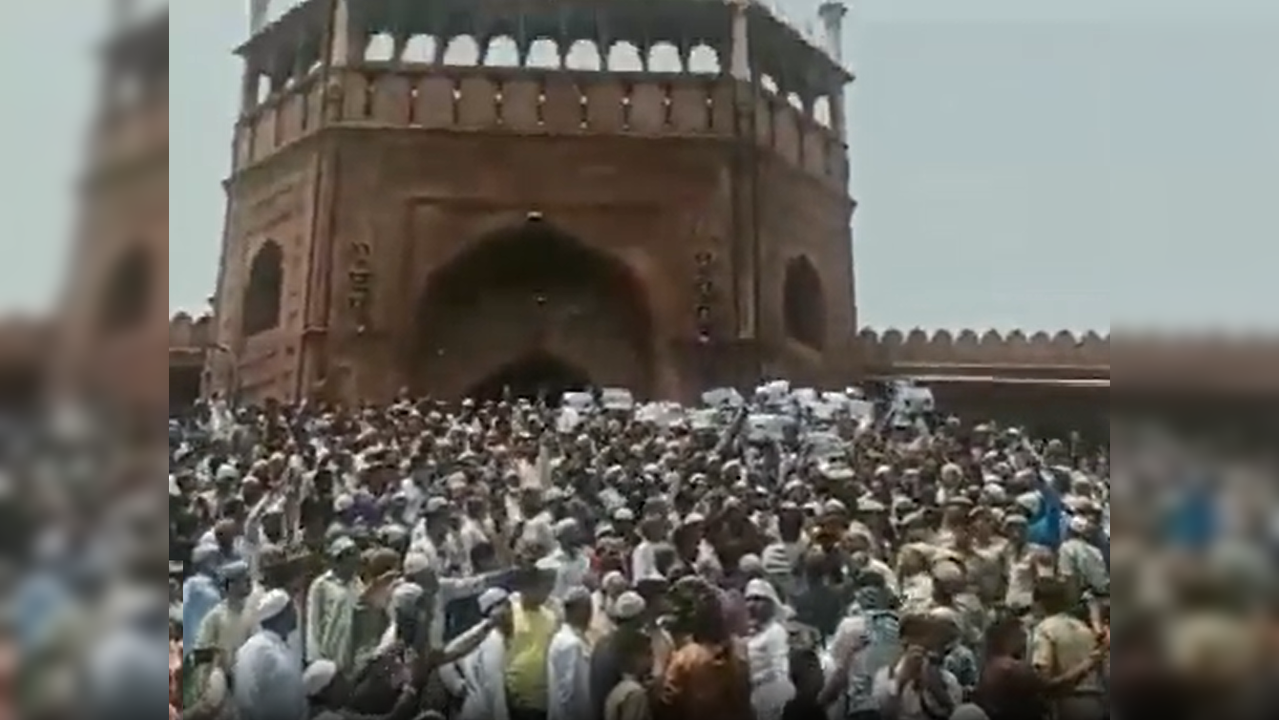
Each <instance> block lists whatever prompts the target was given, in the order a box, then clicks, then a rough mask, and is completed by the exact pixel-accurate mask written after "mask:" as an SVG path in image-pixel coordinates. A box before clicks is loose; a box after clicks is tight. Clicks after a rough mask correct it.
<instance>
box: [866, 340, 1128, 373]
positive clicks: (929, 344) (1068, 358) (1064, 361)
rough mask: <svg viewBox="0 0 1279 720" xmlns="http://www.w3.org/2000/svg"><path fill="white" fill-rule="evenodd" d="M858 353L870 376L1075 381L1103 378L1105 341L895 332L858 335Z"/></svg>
mask: <svg viewBox="0 0 1279 720" xmlns="http://www.w3.org/2000/svg"><path fill="white" fill-rule="evenodd" d="M860 341H861V352H862V353H863V357H864V358H865V363H866V366H867V368H868V369H869V370H870V372H872V373H887V372H890V371H892V370H893V369H903V368H918V369H921V370H922V369H927V368H934V369H940V368H944V367H952V368H967V369H970V370H973V371H976V370H978V369H988V370H990V371H992V372H998V371H1000V369H1002V370H1003V371H1006V372H1009V373H1012V372H1014V371H1015V370H1016V369H1017V368H1024V369H1026V370H1027V371H1029V370H1031V369H1035V368H1038V369H1041V370H1046V369H1049V368H1056V369H1060V370H1063V371H1069V370H1071V369H1073V370H1075V371H1077V372H1078V373H1079V374H1081V375H1099V374H1100V373H1101V372H1103V371H1104V372H1105V373H1109V369H1110V336H1109V335H1105V336H1103V335H1100V334H1098V333H1094V332H1089V333H1084V334H1082V335H1078V334H1075V333H1072V332H1068V331H1062V332H1059V333H1057V334H1055V335H1053V334H1049V333H1046V332H1040V333H1035V334H1032V335H1027V334H1026V333H1024V332H1020V331H1014V332H1010V333H1007V334H1005V333H1000V332H996V331H993V330H992V331H988V332H985V333H977V332H975V331H972V330H965V331H962V332H959V333H952V332H950V331H947V330H939V331H936V332H933V333H931V334H930V333H928V332H926V331H924V330H918V329H916V330H913V331H910V332H902V331H900V330H886V331H882V332H881V331H876V330H864V331H863V332H862V333H861V337H860Z"/></svg>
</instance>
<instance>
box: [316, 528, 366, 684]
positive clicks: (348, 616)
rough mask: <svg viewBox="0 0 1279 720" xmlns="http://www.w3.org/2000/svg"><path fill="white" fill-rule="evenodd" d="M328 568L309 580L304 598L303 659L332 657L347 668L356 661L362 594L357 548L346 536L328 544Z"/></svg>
mask: <svg viewBox="0 0 1279 720" xmlns="http://www.w3.org/2000/svg"><path fill="white" fill-rule="evenodd" d="M329 562H330V563H331V565H330V569H329V570H328V572H325V573H324V574H323V575H321V576H320V577H318V578H316V579H315V582H313V583H311V588H310V591H309V592H308V593H307V601H306V624H305V631H306V659H307V662H309V663H314V662H316V661H317V660H332V661H333V662H335V663H337V665H338V669H339V670H341V671H343V672H346V671H349V670H351V669H352V667H353V664H354V662H355V650H356V649H355V647H354V643H355V638H354V628H353V625H354V623H355V613H356V610H357V608H358V606H359V605H360V601H361V598H362V597H363V596H364V593H365V587H364V584H363V583H362V582H361V581H360V578H359V576H358V572H359V569H360V550H359V548H358V547H357V546H356V544H355V542H354V541H353V540H351V539H350V538H348V537H339V538H337V539H336V540H334V541H333V542H332V544H330V546H329Z"/></svg>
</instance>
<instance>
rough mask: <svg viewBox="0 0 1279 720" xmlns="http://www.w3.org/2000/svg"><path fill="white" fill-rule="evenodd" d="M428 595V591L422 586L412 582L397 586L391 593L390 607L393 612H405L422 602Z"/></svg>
mask: <svg viewBox="0 0 1279 720" xmlns="http://www.w3.org/2000/svg"><path fill="white" fill-rule="evenodd" d="M424 595H426V591H425V590H423V589H422V586H421V585H418V584H417V583H411V582H402V583H400V584H399V585H396V586H395V589H394V590H392V591H391V603H390V607H391V610H393V611H398V610H403V609H405V608H407V607H410V606H412V605H413V604H414V603H417V602H419V601H421V600H422V597H423V596H424Z"/></svg>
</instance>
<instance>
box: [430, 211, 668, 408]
mask: <svg viewBox="0 0 1279 720" xmlns="http://www.w3.org/2000/svg"><path fill="white" fill-rule="evenodd" d="M498 298H500V299H502V301H503V302H509V303H514V305H506V306H504V307H506V308H508V309H509V308H512V307H516V308H525V309H528V310H529V311H530V313H529V316H528V317H529V318H537V319H536V320H531V321H534V322H540V318H541V317H542V316H543V313H544V312H545V311H550V310H553V311H554V312H553V313H552V312H546V315H545V316H546V317H547V318H548V322H553V321H556V320H554V319H553V318H558V319H561V320H562V319H563V318H565V317H569V318H572V317H575V316H578V315H579V314H580V315H582V316H587V315H599V314H601V313H603V314H606V315H607V317H609V318H610V319H611V322H615V323H616V325H617V326H618V327H619V328H620V330H621V333H620V334H621V336H622V337H624V338H625V342H626V343H627V348H626V350H627V351H628V352H630V353H632V354H633V356H634V357H637V358H640V360H641V361H640V366H641V367H642V368H645V372H647V368H649V367H650V362H649V359H650V356H651V353H652V350H651V338H652V319H651V318H650V315H649V312H648V306H647V304H646V302H645V290H644V287H643V285H642V283H641V282H640V280H639V279H638V278H637V277H636V276H635V275H634V273H633V272H632V271H631V270H630V268H628V267H627V266H626V265H625V264H624V263H622V262H620V261H618V260H616V259H615V258H613V257H610V256H609V255H608V254H606V253H603V252H600V251H597V250H594V249H592V248H590V247H589V246H587V245H585V244H584V243H582V242H581V241H579V240H578V239H577V238H575V237H573V236H572V235H569V234H568V233H566V232H564V231H562V230H560V229H559V228H557V227H555V226H554V225H553V224H552V223H550V222H546V221H543V220H529V221H526V222H523V223H520V224H518V225H516V226H513V227H511V228H507V229H505V230H502V231H499V232H497V233H495V234H493V235H490V236H488V237H487V238H485V239H482V240H480V241H479V242H478V243H476V245H475V246H474V247H472V248H471V249H469V250H467V251H466V252H464V253H462V255H461V256H459V257H458V258H457V259H455V260H454V261H452V262H450V263H449V264H448V265H446V266H445V267H443V268H441V269H440V270H438V271H436V272H435V273H434V274H433V275H432V276H431V277H430V278H429V280H428V282H427V288H426V291H425V292H424V293H423V295H422V298H421V301H420V305H419V306H418V314H417V320H418V322H417V328H416V333H415V335H416V342H415V343H414V344H413V346H412V348H411V349H412V352H413V353H414V354H415V355H416V356H428V357H429V356H433V355H447V354H448V353H449V352H450V350H451V349H450V348H447V347H442V346H440V343H441V342H442V341H441V340H440V338H441V337H445V336H449V335H450V333H449V332H447V331H448V330H449V329H456V328H457V326H458V325H459V324H460V323H466V322H473V323H474V324H475V325H476V326H477V327H478V326H479V325H481V324H483V323H484V322H485V319H484V317H483V315H484V312H485V311H487V310H488V309H490V308H492V307H494V306H493V305H489V304H488V303H489V302H491V301H494V300H495V299H498ZM556 313H558V314H556ZM535 351H537V348H536V347H528V348H521V349H519V351H518V352H515V353H512V354H513V355H519V356H522V355H524V354H526V353H530V352H535ZM517 364H523V361H520V363H517ZM542 367H544V368H550V364H545V363H543V364H542ZM552 376H555V377H558V376H557V375H556V374H555V373H551V374H550V375H548V377H552ZM571 376H572V378H573V379H574V380H575V381H578V380H581V379H582V378H581V377H580V373H572V374H571ZM552 384H553V385H558V384H560V383H558V382H556V383H552ZM481 389H482V388H481Z"/></svg>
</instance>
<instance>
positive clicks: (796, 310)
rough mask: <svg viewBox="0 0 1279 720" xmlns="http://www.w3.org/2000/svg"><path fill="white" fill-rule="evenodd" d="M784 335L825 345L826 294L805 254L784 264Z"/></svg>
mask: <svg viewBox="0 0 1279 720" xmlns="http://www.w3.org/2000/svg"><path fill="white" fill-rule="evenodd" d="M783 294H784V299H783V305H784V307H783V314H784V316H785V323H786V335H787V337H789V338H791V339H792V340H794V341H795V342H798V343H799V344H801V345H805V346H807V347H810V348H813V349H814V350H821V349H823V348H824V347H825V346H826V298H825V294H824V293H823V292H822V279H821V276H820V275H818V274H817V269H816V268H814V267H813V263H812V262H811V261H809V259H808V258H807V257H802V256H801V257H797V258H794V259H792V260H791V261H790V262H788V263H787V264H786V286H785V289H784V290H783Z"/></svg>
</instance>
